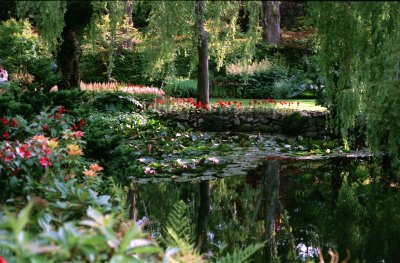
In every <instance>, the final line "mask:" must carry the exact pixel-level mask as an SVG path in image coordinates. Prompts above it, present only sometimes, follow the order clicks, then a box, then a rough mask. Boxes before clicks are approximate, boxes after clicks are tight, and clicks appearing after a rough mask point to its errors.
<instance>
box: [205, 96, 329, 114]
mask: <svg viewBox="0 0 400 263" xmlns="http://www.w3.org/2000/svg"><path fill="white" fill-rule="evenodd" d="M219 100H220V101H222V102H228V101H231V102H233V101H235V100H236V101H237V102H242V106H247V105H249V104H248V103H249V102H251V103H252V104H253V99H227V98H212V99H210V103H211V104H216V103H217V101H219ZM257 101H259V102H261V101H262V99H258V100H257ZM281 101H282V102H284V101H286V102H287V104H285V105H281V104H280V102H281ZM276 102H277V104H276V107H277V108H278V109H285V108H290V109H299V110H312V111H326V108H325V107H321V106H317V105H315V100H313V99H305V100H291V99H290V100H289V99H288V100H276ZM289 102H291V105H290V106H289ZM297 102H299V106H297Z"/></svg>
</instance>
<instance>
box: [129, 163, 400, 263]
mask: <svg viewBox="0 0 400 263" xmlns="http://www.w3.org/2000/svg"><path fill="white" fill-rule="evenodd" d="M136 187H137V188H136V192H135V208H136V212H137V214H135V216H136V217H137V219H144V220H149V224H147V225H146V226H145V229H146V230H147V231H150V232H151V233H152V234H153V236H154V237H157V236H160V235H162V230H163V229H164V227H165V222H167V219H168V215H169V213H170V211H171V209H172V207H173V205H174V204H176V203H177V202H178V201H179V200H183V201H184V202H185V203H186V205H187V209H186V210H187V211H186V216H187V220H188V221H189V223H190V226H191V236H192V237H193V239H192V241H193V243H197V244H198V245H199V247H201V251H202V252H203V253H205V254H208V255H214V256H216V255H219V254H222V255H224V254H226V253H227V252H229V253H232V252H233V251H234V250H235V249H240V248H244V247H245V246H247V245H249V244H255V243H262V242H266V245H265V248H264V249H261V250H259V251H258V253H256V254H255V255H254V256H253V258H252V260H253V262H320V261H321V259H322V258H323V260H324V261H325V262H400V194H399V186H398V182H397V176H396V174H394V173H392V172H390V171H386V170H385V169H381V168H379V169H377V168H376V167H375V166H374V165H373V164H372V163H371V161H370V160H368V159H365V158H364V159H348V158H333V159H330V160H316V161H313V160H308V161H301V162H290V161H279V160H269V161H267V160H266V161H264V162H263V163H261V164H260V165H259V166H258V167H257V168H256V169H253V170H250V171H249V172H248V173H247V175H246V176H231V177H226V178H222V179H217V180H215V179H214V180H208V181H206V180H205V181H201V182H199V181H193V182H180V183H179V182H153V183H147V184H138V185H137V186H136ZM331 259H332V260H333V261H331ZM335 259H336V260H335Z"/></svg>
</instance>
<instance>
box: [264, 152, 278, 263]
mask: <svg viewBox="0 0 400 263" xmlns="http://www.w3.org/2000/svg"><path fill="white" fill-rule="evenodd" d="M279 169H280V164H279V161H278V160H271V161H268V163H267V167H266V170H265V180H264V196H265V199H264V200H265V206H266V209H265V210H266V211H265V230H266V231H265V237H266V240H267V244H266V245H265V254H266V261H265V262H272V263H273V262H276V261H277V257H278V250H277V243H276V240H275V235H276V233H275V219H276V216H277V210H278V202H279V182H280V178H279Z"/></svg>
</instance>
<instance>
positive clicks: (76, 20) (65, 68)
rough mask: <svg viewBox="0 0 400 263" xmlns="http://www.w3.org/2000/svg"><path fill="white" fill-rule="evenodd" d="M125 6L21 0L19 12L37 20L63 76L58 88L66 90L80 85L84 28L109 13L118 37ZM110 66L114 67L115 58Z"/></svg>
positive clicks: (88, 2) (112, 2) (107, 2)
mask: <svg viewBox="0 0 400 263" xmlns="http://www.w3.org/2000/svg"><path fill="white" fill-rule="evenodd" d="M124 4H125V3H124V2H123V1H74V0H68V1H21V2H18V3H17V9H18V13H19V15H20V16H26V15H30V16H33V17H34V20H35V23H36V25H37V27H38V29H39V31H40V36H41V37H42V38H43V39H44V40H45V41H46V42H47V44H48V46H49V48H50V50H51V51H52V52H53V53H54V54H55V56H56V59H57V64H58V69H59V72H60V75H61V82H60V83H59V85H58V86H59V88H61V89H63V88H71V87H77V86H79V82H80V74H79V67H78V62H79V55H80V39H81V38H82V36H83V33H84V32H85V31H84V29H85V28H87V27H88V26H89V25H92V26H93V25H95V24H96V22H95V21H96V19H98V18H99V16H103V15H105V14H108V15H109V16H110V21H111V25H112V26H111V27H110V28H111V35H112V36H115V31H116V25H117V24H118V20H119V19H121V20H122V19H123V16H122V15H120V14H119V13H121V11H120V10H122V12H123V7H124ZM92 37H94V36H93V35H92ZM114 38H115V37H114ZM110 48H113V42H112V41H111V44H110ZM109 64H110V65H111V66H112V59H110V63H109Z"/></svg>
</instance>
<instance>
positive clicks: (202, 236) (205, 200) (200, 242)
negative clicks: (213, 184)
mask: <svg viewBox="0 0 400 263" xmlns="http://www.w3.org/2000/svg"><path fill="white" fill-rule="evenodd" d="M209 215H210V181H201V182H200V205H199V212H198V216H197V230H196V236H197V237H196V248H197V249H198V250H199V251H201V249H202V247H204V243H205V241H206V240H207V222H208V217H209Z"/></svg>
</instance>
